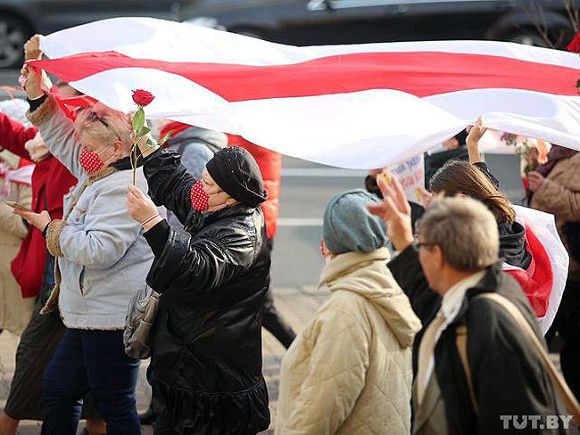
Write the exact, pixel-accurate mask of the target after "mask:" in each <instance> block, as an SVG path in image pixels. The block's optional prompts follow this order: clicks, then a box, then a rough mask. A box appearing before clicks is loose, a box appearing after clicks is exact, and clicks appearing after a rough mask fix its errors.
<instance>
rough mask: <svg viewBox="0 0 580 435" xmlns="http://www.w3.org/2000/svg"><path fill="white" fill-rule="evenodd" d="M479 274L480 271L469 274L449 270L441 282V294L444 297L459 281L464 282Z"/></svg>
mask: <svg viewBox="0 0 580 435" xmlns="http://www.w3.org/2000/svg"><path fill="white" fill-rule="evenodd" d="M478 272H479V271H478V270H474V271H469V272H464V271H459V270H453V269H451V270H449V271H448V272H447V273H446V274H445V276H444V277H443V278H442V280H441V285H440V289H441V290H440V292H439V293H440V294H441V295H442V296H443V295H445V294H446V293H447V292H448V291H449V290H451V289H452V288H453V287H454V286H455V284H457V283H458V282H459V281H463V280H464V279H466V278H469V277H470V276H473V275H475V274H476V273H478Z"/></svg>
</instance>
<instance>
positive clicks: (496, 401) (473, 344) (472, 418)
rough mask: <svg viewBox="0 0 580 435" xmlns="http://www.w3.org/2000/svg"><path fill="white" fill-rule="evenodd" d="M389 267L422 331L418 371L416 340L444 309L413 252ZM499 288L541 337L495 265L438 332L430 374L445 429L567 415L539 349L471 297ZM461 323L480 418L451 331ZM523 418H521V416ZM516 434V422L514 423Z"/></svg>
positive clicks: (469, 430)
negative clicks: (504, 418)
mask: <svg viewBox="0 0 580 435" xmlns="http://www.w3.org/2000/svg"><path fill="white" fill-rule="evenodd" d="M388 266H389V269H390V270H391V272H392V273H393V276H394V277H395V280H396V281H397V282H398V284H399V285H400V286H401V288H402V289H403V291H404V292H405V293H406V294H407V296H408V297H409V299H410V301H411V305H412V306H413V309H414V311H415V313H416V314H417V316H418V317H419V318H420V319H421V322H422V323H423V329H422V330H421V331H419V333H418V334H417V335H416V337H415V343H414V348H413V372H414V373H415V374H416V372H417V355H418V350H419V343H420V342H421V339H422V337H423V334H424V332H425V329H426V327H427V326H428V325H429V323H431V321H432V320H433V319H434V318H435V315H436V314H437V311H438V310H439V307H440V306H441V296H439V295H438V294H437V293H435V292H434V291H432V290H431V289H430V288H429V285H428V283H427V280H426V278H425V275H424V274H423V270H422V269H421V265H420V263H419V259H418V255H417V253H416V252H415V251H414V249H413V248H412V247H408V248H407V249H406V250H404V251H403V252H401V253H400V254H399V255H398V256H397V257H396V258H394V259H393V260H392V261H391V262H390V263H389V265H388ZM484 292H497V293H499V294H501V295H503V296H505V297H507V298H508V299H510V300H511V301H512V302H513V303H515V304H516V306H518V308H520V310H521V311H522V312H523V314H524V316H525V317H526V319H527V320H528V322H529V323H530V325H531V326H532V328H533V329H534V331H535V332H536V335H537V336H538V337H539V338H540V340H542V342H543V338H542V334H541V332H540V329H539V328H538V326H537V320H536V317H535V316H534V313H533V312H532V310H531V308H530V306H529V304H528V301H527V299H526V298H525V296H524V294H523V292H522V291H521V289H520V288H519V286H518V284H517V282H516V281H514V280H513V279H512V278H511V277H510V276H508V275H507V274H505V273H503V272H502V271H501V270H499V269H498V268H496V267H491V268H489V269H488V270H487V271H486V273H485V276H484V277H483V279H482V280H481V281H480V282H479V283H478V284H477V285H476V286H475V287H473V288H471V289H469V290H468V291H467V293H466V297H465V300H464V302H463V305H462V307H461V309H460V311H459V313H458V314H457V317H456V318H455V319H454V320H453V321H452V322H451V324H450V325H449V326H448V327H447V328H446V329H445V330H444V331H443V333H442V334H441V337H440V338H439V340H438V342H437V344H436V346H435V355H434V356H435V374H436V376H437V382H438V384H439V388H440V389H441V394H442V397H443V400H444V402H445V411H446V416H447V422H448V424H449V434H450V435H455V434H465V435H473V434H481V435H490V434H505V433H511V432H509V431H507V432H506V430H505V429H503V427H502V425H503V423H502V421H501V420H500V415H517V416H522V415H526V416H527V415H541V416H542V417H543V419H544V420H543V421H544V422H545V416H546V415H548V414H562V415H564V414H567V413H566V412H565V410H564V408H563V407H562V405H561V404H560V400H559V398H558V396H557V393H556V391H555V389H554V387H553V385H552V383H551V380H550V378H549V375H548V373H547V371H546V370H545V368H544V365H543V363H542V362H541V360H540V358H539V356H538V353H537V351H535V349H534V347H533V346H532V344H531V343H530V342H529V340H528V339H526V338H525V336H524V334H523V333H521V332H520V331H519V330H518V329H517V327H516V326H515V324H514V323H513V320H512V318H511V317H510V316H509V315H508V314H507V313H505V312H504V311H503V309H502V308H501V307H499V306H497V305H496V304H495V303H494V302H491V301H489V300H487V299H481V298H480V299H476V300H473V297H474V296H476V295H478V294H480V293H484ZM462 323H464V324H466V325H467V330H468V333H467V334H468V335H467V354H468V361H469V366H470V368H471V372H472V378H473V383H474V390H475V394H476V399H477V403H478V406H479V414H478V416H476V415H475V413H474V412H473V410H472V406H471V401H470V397H469V389H468V387H467V382H466V378H465V375H464V370H463V366H462V364H461V360H460V358H459V354H458V351H457V346H456V343H455V336H456V335H455V330H456V327H457V326H458V325H459V324H462ZM519 421H521V420H519ZM511 428H512V431H514V429H513V426H512V427H511ZM522 433H542V434H561V433H566V432H565V431H564V430H563V429H560V430H549V429H545V430H539V429H538V430H536V431H532V430H531V429H530V426H529V425H528V430H526V431H522Z"/></svg>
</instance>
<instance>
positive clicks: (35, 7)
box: [0, 0, 580, 67]
mask: <svg viewBox="0 0 580 435" xmlns="http://www.w3.org/2000/svg"><path fill="white" fill-rule="evenodd" d="M574 2H575V7H578V4H579V2H580V0H574ZM120 16H150V17H156V18H164V19H173V20H179V21H189V20H193V21H194V22H198V23H199V22H201V21H203V22H205V23H207V22H210V23H213V24H217V25H219V26H223V27H225V28H226V29H227V30H230V31H232V32H237V33H243V34H246V35H252V36H256V37H259V38H263V39H267V40H270V41H274V42H280V43H285V44H293V45H317V44H346V43H367V42H387V41H410V40H438V39H497V40H507V41H516V42H523V43H527V44H535V45H546V41H545V40H544V38H542V37H541V36H540V32H539V31H538V26H539V27H541V28H545V29H547V31H548V34H547V36H549V37H551V38H552V39H553V41H554V45H556V46H560V47H561V46H563V44H564V42H565V41H566V40H567V39H569V38H571V36H572V29H571V24H570V20H569V18H568V16H567V14H566V11H565V7H564V0H447V1H445V0H98V1H95V0H0V67H15V66H18V65H19V63H20V62H21V61H22V59H21V54H20V53H21V47H22V45H23V43H24V42H25V41H26V39H27V38H28V37H30V36H31V35H32V34H34V33H41V34H48V33H52V32H55V31H57V30H61V29H64V28H67V27H72V26H76V25H79V24H84V23H87V22H90V21H95V20H100V19H104V18H111V17H120ZM200 18H207V19H206V20H200Z"/></svg>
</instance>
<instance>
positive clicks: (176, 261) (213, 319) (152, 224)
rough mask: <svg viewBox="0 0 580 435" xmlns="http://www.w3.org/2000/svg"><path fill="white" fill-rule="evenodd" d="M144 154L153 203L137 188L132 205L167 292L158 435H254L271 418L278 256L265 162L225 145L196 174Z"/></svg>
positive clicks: (158, 349) (156, 276)
mask: <svg viewBox="0 0 580 435" xmlns="http://www.w3.org/2000/svg"><path fill="white" fill-rule="evenodd" d="M141 151H142V153H143V156H144V171H145V176H146V178H147V181H148V183H149V194H150V195H151V197H152V198H153V201H155V203H154V202H152V201H151V199H149V197H148V196H146V195H145V194H144V193H142V192H141V191H140V190H139V189H138V188H136V187H131V188H130V189H129V194H128V196H127V205H128V208H129V211H130V213H131V215H132V216H133V218H134V219H135V220H136V221H138V222H141V223H142V224H143V227H144V230H145V238H146V239H147V242H148V243H149V246H150V247H151V249H152V251H153V254H154V256H155V259H154V261H153V266H152V268H151V271H150V272H149V275H148V276H147V283H148V284H149V286H151V288H153V289H154V290H155V291H157V292H159V293H161V297H160V303H159V312H158V317H157V320H156V323H155V326H154V329H153V331H152V338H151V351H152V353H151V364H150V366H149V370H148V373H147V377H148V380H149V383H150V384H151V385H152V387H153V400H152V405H153V409H154V411H155V413H156V414H157V416H158V417H157V420H156V423H155V433H156V434H256V433H257V432H260V431H263V430H265V429H267V427H268V425H269V422H270V415H269V410H268V392H267V389H266V384H265V382H264V378H263V377H262V344H261V332H260V331H261V316H262V307H263V304H264V296H265V294H266V291H267V289H268V285H269V281H270V275H269V273H270V272H269V271H270V255H269V251H268V247H267V245H266V233H265V227H264V218H263V215H262V212H261V210H260V207H259V205H260V204H261V203H262V202H264V201H265V200H266V192H265V190H264V182H263V180H262V176H261V174H260V170H259V168H258V165H257V163H256V161H255V160H254V158H253V157H252V156H251V155H250V154H249V153H248V152H247V151H246V150H244V149H242V148H236V147H234V148H226V149H223V150H221V151H218V152H217V153H216V154H215V155H214V157H213V158H212V159H211V160H209V162H208V163H207V164H206V167H205V169H204V171H203V173H202V177H201V179H200V180H195V179H194V178H193V177H192V176H191V175H190V174H188V173H187V171H186V170H185V168H184V167H183V166H182V165H181V163H180V157H179V155H178V154H176V153H174V152H171V151H167V150H163V149H159V148H158V147H154V148H148V147H147V146H146V145H143V146H142V147H141ZM155 204H157V205H164V206H165V207H166V208H167V209H169V210H171V211H172V212H173V213H174V214H175V216H176V217H177V218H178V219H179V221H180V222H181V223H182V224H183V226H184V230H176V229H174V228H171V227H170V226H169V225H168V224H167V221H166V220H165V219H163V218H162V217H161V216H159V214H158V212H157V207H156V205H155Z"/></svg>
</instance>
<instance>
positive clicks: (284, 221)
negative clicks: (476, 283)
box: [0, 70, 523, 288]
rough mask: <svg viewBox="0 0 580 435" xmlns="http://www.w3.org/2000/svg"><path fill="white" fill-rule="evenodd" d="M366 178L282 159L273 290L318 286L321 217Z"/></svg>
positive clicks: (492, 159) (493, 158)
mask: <svg viewBox="0 0 580 435" xmlns="http://www.w3.org/2000/svg"><path fill="white" fill-rule="evenodd" d="M17 77H18V72H17V71H6V70H4V71H3V70H0V86H6V85H8V86H16V85H17ZM487 161H488V165H489V166H490V168H491V170H492V171H493V172H494V174H495V175H496V176H497V177H498V178H499V179H500V181H501V183H502V188H503V189H504V191H506V193H507V194H508V196H509V197H510V198H511V199H512V201H515V202H520V201H521V198H522V196H523V191H522V188H521V182H520V180H519V175H518V174H519V168H518V164H517V162H516V159H515V157H513V156H504V155H488V156H487ZM364 177H365V173H364V172H361V171H349V170H344V169H336V168H329V167H324V166H321V165H317V164H313V163H310V162H306V161H302V160H297V159H292V158H284V161H283V171H282V191H281V210H280V220H279V226H278V234H277V237H276V239H275V244H274V252H273V273H272V280H273V285H274V286H275V287H278V288H279V287H296V286H312V285H314V284H316V282H317V281H318V277H319V274H320V270H321V268H322V266H323V264H324V263H323V260H322V258H321V256H320V249H319V246H320V238H321V234H322V227H321V223H322V214H323V211H324V208H325V206H326V203H327V202H328V200H329V199H330V198H331V197H332V196H333V195H335V194H337V193H340V192H343V191H345V190H349V189H355V188H361V187H363V181H364Z"/></svg>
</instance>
